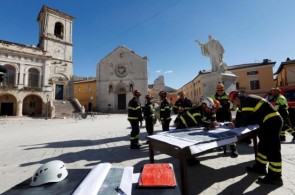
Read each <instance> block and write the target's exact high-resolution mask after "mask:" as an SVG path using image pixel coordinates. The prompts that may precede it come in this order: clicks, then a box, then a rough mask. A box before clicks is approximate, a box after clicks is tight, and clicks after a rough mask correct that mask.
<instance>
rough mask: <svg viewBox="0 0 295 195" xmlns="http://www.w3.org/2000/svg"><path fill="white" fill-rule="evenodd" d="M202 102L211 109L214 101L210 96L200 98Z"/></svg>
mask: <svg viewBox="0 0 295 195" xmlns="http://www.w3.org/2000/svg"><path fill="white" fill-rule="evenodd" d="M202 103H204V104H206V105H207V106H208V107H209V108H211V109H213V108H214V102H213V100H212V99H211V98H210V97H205V98H204V99H202Z"/></svg>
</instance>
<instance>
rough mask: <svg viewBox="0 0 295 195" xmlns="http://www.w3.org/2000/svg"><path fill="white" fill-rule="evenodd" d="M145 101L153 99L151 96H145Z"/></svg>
mask: <svg viewBox="0 0 295 195" xmlns="http://www.w3.org/2000/svg"><path fill="white" fill-rule="evenodd" d="M145 99H149V100H151V99H153V96H151V95H146V96H145Z"/></svg>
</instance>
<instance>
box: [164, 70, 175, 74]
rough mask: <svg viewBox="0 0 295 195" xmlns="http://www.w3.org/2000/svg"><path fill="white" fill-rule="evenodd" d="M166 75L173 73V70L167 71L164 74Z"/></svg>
mask: <svg viewBox="0 0 295 195" xmlns="http://www.w3.org/2000/svg"><path fill="white" fill-rule="evenodd" d="M164 73H165V74H170V73H173V70H167V71H165V72H164Z"/></svg>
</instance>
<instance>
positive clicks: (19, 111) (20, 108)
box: [16, 100, 23, 116]
mask: <svg viewBox="0 0 295 195" xmlns="http://www.w3.org/2000/svg"><path fill="white" fill-rule="evenodd" d="M22 111H23V102H22V101H21V100H19V101H18V102H17V108H16V116H23V112H22Z"/></svg>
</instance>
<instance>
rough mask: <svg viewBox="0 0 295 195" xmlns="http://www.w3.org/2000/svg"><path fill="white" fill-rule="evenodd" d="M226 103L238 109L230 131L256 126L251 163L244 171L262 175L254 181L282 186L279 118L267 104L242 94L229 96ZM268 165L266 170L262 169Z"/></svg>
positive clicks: (232, 93) (262, 100) (280, 119)
mask: <svg viewBox="0 0 295 195" xmlns="http://www.w3.org/2000/svg"><path fill="white" fill-rule="evenodd" d="M229 101H230V102H232V103H233V104H234V105H235V106H237V108H238V113H239V114H238V115H237V117H236V119H235V121H234V123H228V125H229V127H230V128H235V127H241V126H247V125H248V124H258V125H259V129H257V135H258V138H259V143H258V148H257V149H258V151H257V156H256V159H255V164H254V165H252V166H248V167H247V171H248V172H254V173H259V174H263V175H264V176H260V177H258V182H260V183H265V184H275V185H283V180H282V155H281V143H280V137H279V133H280V130H281V128H282V125H283V119H282V117H281V116H280V114H279V113H278V112H277V111H276V109H275V108H274V107H273V106H272V105H271V103H270V102H268V101H266V100H265V99H263V98H261V97H259V96H256V95H252V94H251V95H246V94H242V93H240V92H239V91H232V92H230V94H229ZM267 163H268V171H267V170H266V167H267Z"/></svg>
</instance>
